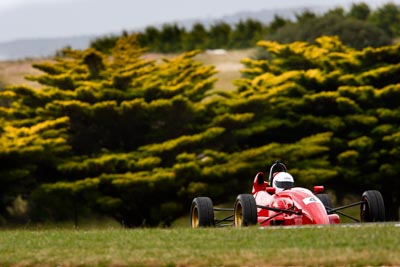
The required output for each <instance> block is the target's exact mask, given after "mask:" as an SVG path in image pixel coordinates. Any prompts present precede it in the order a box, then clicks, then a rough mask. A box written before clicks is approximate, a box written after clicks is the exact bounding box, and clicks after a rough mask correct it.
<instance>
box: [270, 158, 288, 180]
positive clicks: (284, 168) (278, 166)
mask: <svg viewBox="0 0 400 267" xmlns="http://www.w3.org/2000/svg"><path fill="white" fill-rule="evenodd" d="M275 168H280V171H282V169H283V171H284V172H287V168H286V165H285V163H283V162H282V161H280V160H277V161H275V163H274V164H272V166H271V168H270V169H269V177H268V182H269V184H270V185H271V184H272V175H273V173H274V169H275Z"/></svg>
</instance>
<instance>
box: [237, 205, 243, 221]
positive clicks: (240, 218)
mask: <svg viewBox="0 0 400 267" xmlns="http://www.w3.org/2000/svg"><path fill="white" fill-rule="evenodd" d="M235 226H236V227H242V226H243V209H242V205H241V204H240V203H237V205H236V208H235Z"/></svg>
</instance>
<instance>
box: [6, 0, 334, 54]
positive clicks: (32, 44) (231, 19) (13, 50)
mask: <svg viewBox="0 0 400 267" xmlns="http://www.w3.org/2000/svg"><path fill="white" fill-rule="evenodd" d="M305 9H307V10H310V11H313V12H315V13H323V12H324V11H326V10H327V9H328V7H326V6H319V7H318V6H317V7H307V8H287V9H276V10H260V11H258V12H240V13H236V14H233V15H227V16H223V17H220V18H207V19H188V20H180V21H172V22H165V23H176V24H178V25H179V26H183V27H186V28H188V29H190V27H191V26H192V25H193V24H194V23H196V22H199V23H201V24H203V25H204V26H206V27H207V26H210V25H212V24H213V23H215V22H218V21H224V22H226V23H229V24H235V23H237V22H239V21H240V20H244V19H247V18H252V19H255V20H258V21H260V22H263V23H269V22H271V21H272V20H273V19H274V16H275V15H279V16H282V17H285V18H289V19H294V17H295V14H296V13H301V12H302V11H304V10H305ZM155 26H161V25H155ZM122 30H123V29H121V32H122ZM141 30H143V29H131V30H130V31H141ZM109 34H119V33H109ZM104 35H107V34H104ZM100 36H101V35H100ZM100 36H96V35H90V36H88V35H85V36H73V37H63V38H41V39H23V40H15V41H11V42H3V43H0V60H2V61H4V60H18V59H25V58H38V57H49V56H53V55H54V54H55V53H56V51H58V50H60V49H62V48H63V47H66V46H70V47H72V48H74V49H85V48H87V47H88V46H89V44H90V41H91V40H93V39H95V38H97V37H100Z"/></svg>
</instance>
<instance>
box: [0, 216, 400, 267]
mask: <svg viewBox="0 0 400 267" xmlns="http://www.w3.org/2000/svg"><path fill="white" fill-rule="evenodd" d="M399 248H400V225H399V224H382V225H376V224H366V225H363V226H360V225H356V226H354V225H353V226H351V227H350V226H345V227H341V226H324V227H301V228H300V227H295V228H290V227H270V228H259V227H252V228H243V229H235V228H216V229H215V228H214V229H195V230H193V229H190V228H173V229H115V228H109V229H91V230H73V229H48V230H40V229H37V230H35V229H33V230H32V229H25V230H3V231H0V266H271V265H274V266H275V265H286V266H287V265H291V266H293V265H296V266H299V265H301V266H316V265H323V266H338V265H341V266H344V265H345V266H365V265H369V266H377V265H380V266H382V265H400V253H399V252H400V249H399Z"/></svg>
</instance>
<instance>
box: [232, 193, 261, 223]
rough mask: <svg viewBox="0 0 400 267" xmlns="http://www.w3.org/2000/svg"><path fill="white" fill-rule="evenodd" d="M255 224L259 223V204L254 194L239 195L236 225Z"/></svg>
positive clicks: (236, 208) (236, 206) (235, 211)
mask: <svg viewBox="0 0 400 267" xmlns="http://www.w3.org/2000/svg"><path fill="white" fill-rule="evenodd" d="M255 224H257V204H256V201H255V199H254V197H253V195H250V194H241V195H238V197H237V198H236V201H235V206H234V226H236V227H243V226H250V225H255Z"/></svg>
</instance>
